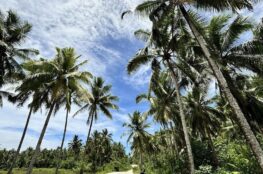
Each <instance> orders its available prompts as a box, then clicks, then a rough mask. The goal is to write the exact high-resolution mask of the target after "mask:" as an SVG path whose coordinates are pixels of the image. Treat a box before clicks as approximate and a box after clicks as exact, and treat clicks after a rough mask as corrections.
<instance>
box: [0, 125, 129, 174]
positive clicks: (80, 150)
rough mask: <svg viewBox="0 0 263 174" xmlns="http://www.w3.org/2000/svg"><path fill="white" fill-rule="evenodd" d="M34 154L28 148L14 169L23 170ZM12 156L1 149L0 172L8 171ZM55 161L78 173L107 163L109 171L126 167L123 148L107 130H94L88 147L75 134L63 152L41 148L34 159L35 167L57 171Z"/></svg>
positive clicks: (94, 170) (10, 151) (12, 151)
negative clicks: (1, 170) (0, 170)
mask: <svg viewBox="0 0 263 174" xmlns="http://www.w3.org/2000/svg"><path fill="white" fill-rule="evenodd" d="M34 151H35V150H34V149H33V148H31V147H29V148H27V149H26V150H25V151H23V152H21V153H20V154H19V156H18V158H17V161H16V164H15V166H14V167H15V168H26V167H27V166H28V165H29V164H30V160H31V158H32V156H33V154H34V153H35V152H34ZM15 155H16V151H15V150H6V149H3V150H0V160H1V161H0V169H3V170H7V169H9V167H10V165H11V164H12V162H13V159H14V156H15ZM60 155H61V156H60ZM58 161H60V168H63V169H70V170H73V171H76V172H78V173H81V171H82V172H90V173H94V172H96V171H98V170H102V169H103V168H104V167H105V166H107V165H109V164H110V163H111V166H110V167H112V168H111V170H120V169H123V167H127V166H129V161H128V156H127V155H126V154H125V148H124V147H123V145H122V144H121V143H117V142H114V141H113V140H112V135H111V134H110V133H109V132H108V130H107V129H104V130H102V132H98V131H94V132H93V134H92V135H91V138H90V139H89V143H88V144H87V146H86V145H85V143H83V142H82V140H81V139H79V137H78V136H77V135H75V136H74V137H73V139H72V140H71V141H70V142H69V143H68V147H67V148H64V149H63V151H62V153H60V148H57V149H42V150H41V151H40V153H39V155H38V157H37V160H36V163H35V167H36V168H56V167H57V165H58Z"/></svg>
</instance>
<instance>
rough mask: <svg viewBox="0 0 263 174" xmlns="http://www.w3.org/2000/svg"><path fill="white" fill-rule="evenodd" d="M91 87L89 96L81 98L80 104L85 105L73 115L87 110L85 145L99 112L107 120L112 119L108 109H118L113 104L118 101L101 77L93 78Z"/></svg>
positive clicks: (109, 86)
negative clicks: (87, 127) (87, 128)
mask: <svg viewBox="0 0 263 174" xmlns="http://www.w3.org/2000/svg"><path fill="white" fill-rule="evenodd" d="M90 85H91V89H90V90H91V94H90V96H88V97H86V98H83V100H82V102H83V103H85V104H84V106H83V107H81V108H80V109H79V110H78V111H77V112H76V113H75V114H74V116H76V115H77V114H79V113H80V112H83V111H85V110H88V112H89V114H88V119H87V124H88V125H89V130H88V135H87V140H86V144H87V143H88V140H89V137H90V133H91V129H92V125H93V123H94V121H96V120H97V119H98V117H99V112H101V113H102V114H104V115H105V116H106V117H108V118H110V119H111V118H112V114H111V112H110V109H118V106H117V105H116V104H114V103H113V102H115V101H118V97H117V96H113V95H111V93H110V92H111V85H105V84H104V80H103V79H102V78H101V77H95V78H94V79H93V82H92V83H91V84H90Z"/></svg>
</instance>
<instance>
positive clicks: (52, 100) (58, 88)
mask: <svg viewBox="0 0 263 174" xmlns="http://www.w3.org/2000/svg"><path fill="white" fill-rule="evenodd" d="M78 59H79V56H76V53H75V51H74V49H73V48H63V49H59V48H57V54H56V56H55V58H54V59H52V60H49V61H48V60H44V59H42V60H40V61H29V62H27V63H25V64H23V67H24V68H25V69H26V70H27V71H29V72H31V73H32V72H34V74H30V75H29V76H28V77H27V78H26V80H27V81H29V82H30V80H38V81H39V82H40V84H41V85H42V86H44V87H45V89H49V90H50V92H49V104H48V108H49V111H48V115H47V117H46V120H45V123H44V126H43V129H42V131H41V134H40V137H39V139H38V143H37V146H36V149H35V153H34V155H33V157H32V159H31V162H30V165H29V168H28V170H27V174H31V173H32V169H33V165H34V163H35V160H36V157H37V155H38V153H39V151H40V146H41V143H42V140H43V138H44V135H45V132H46V129H47V126H48V123H49V120H50V117H51V115H52V113H53V111H56V108H58V105H59V104H60V103H61V100H62V99H63V98H67V100H69V98H68V97H69V96H68V94H69V92H68V91H85V90H84V88H83V87H82V85H81V83H80V82H83V83H88V82H89V79H90V77H91V74H90V73H89V72H80V71H79V70H78V69H79V67H80V66H81V65H83V64H85V63H86V61H84V62H81V63H79V64H77V61H78ZM28 85H30V83H29V84H28ZM83 94H84V92H83ZM64 133H65V131H64Z"/></svg>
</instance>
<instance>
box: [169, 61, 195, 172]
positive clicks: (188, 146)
mask: <svg viewBox="0 0 263 174" xmlns="http://www.w3.org/2000/svg"><path fill="white" fill-rule="evenodd" d="M166 62H167V65H168V67H169V69H170V71H171V73H172V77H173V80H174V83H175V90H176V99H177V102H178V105H179V113H180V119H181V123H182V127H183V132H184V140H185V144H186V150H187V156H188V163H189V173H190V174H194V173H195V166H194V157H193V152H192V147H191V143H190V138H189V135H188V130H187V126H186V121H185V114H184V108H183V104H182V100H181V95H180V91H179V90H180V89H179V84H178V81H177V78H176V73H175V71H174V68H173V66H172V64H171V62H170V60H169V59H166Z"/></svg>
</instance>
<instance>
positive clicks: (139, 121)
mask: <svg viewBox="0 0 263 174" xmlns="http://www.w3.org/2000/svg"><path fill="white" fill-rule="evenodd" d="M129 119H130V120H129V123H124V124H123V126H124V127H127V128H128V129H129V130H128V134H129V135H128V139H127V142H129V143H131V145H132V150H133V151H134V154H136V155H139V156H140V170H141V171H143V154H144V153H145V152H147V147H148V143H149V140H150V134H149V133H148V132H147V131H146V129H147V128H149V127H150V124H148V123H146V117H143V116H142V114H141V113H140V112H139V111H135V112H133V114H132V115H130V114H129Z"/></svg>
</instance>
